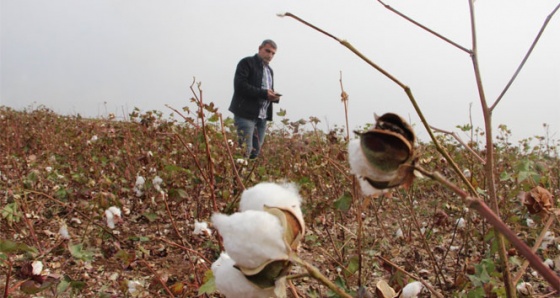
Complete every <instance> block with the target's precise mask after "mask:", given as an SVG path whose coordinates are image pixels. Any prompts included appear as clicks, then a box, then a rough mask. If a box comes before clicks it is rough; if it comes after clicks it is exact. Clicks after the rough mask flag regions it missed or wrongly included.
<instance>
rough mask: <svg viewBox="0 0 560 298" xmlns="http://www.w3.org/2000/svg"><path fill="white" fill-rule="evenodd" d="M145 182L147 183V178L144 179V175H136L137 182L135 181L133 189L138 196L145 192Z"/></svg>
mask: <svg viewBox="0 0 560 298" xmlns="http://www.w3.org/2000/svg"><path fill="white" fill-rule="evenodd" d="M144 183H146V179H144V177H142V176H138V177H136V183H134V188H133V190H134V191H135V192H136V196H137V197H141V196H142V195H143V194H144V192H143V191H142V189H144Z"/></svg>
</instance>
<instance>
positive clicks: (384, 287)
mask: <svg viewBox="0 0 560 298" xmlns="http://www.w3.org/2000/svg"><path fill="white" fill-rule="evenodd" d="M375 295H376V296H377V297H380V298H394V297H396V296H397V293H396V292H395V290H394V289H393V288H391V286H389V284H388V283H387V282H386V281H385V280H383V279H382V280H380V281H378V282H377V284H376V285H375Z"/></svg>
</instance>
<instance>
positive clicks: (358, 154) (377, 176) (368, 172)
mask: <svg viewBox="0 0 560 298" xmlns="http://www.w3.org/2000/svg"><path fill="white" fill-rule="evenodd" d="M348 162H349V163H350V169H351V172H352V174H355V175H357V176H358V177H359V178H360V179H359V181H360V187H361V189H362V191H363V192H364V194H365V195H375V194H381V193H383V190H382V189H381V188H376V187H374V186H372V185H371V184H370V183H369V182H368V181H366V180H365V179H364V177H368V179H370V180H376V181H391V180H393V179H394V178H395V177H396V176H397V172H396V171H394V172H392V173H384V172H381V171H379V170H377V169H375V168H373V167H372V166H371V165H370V164H369V162H368V160H367V158H366V156H365V155H364V153H363V151H362V147H361V145H360V140H359V139H355V140H351V141H350V142H348Z"/></svg>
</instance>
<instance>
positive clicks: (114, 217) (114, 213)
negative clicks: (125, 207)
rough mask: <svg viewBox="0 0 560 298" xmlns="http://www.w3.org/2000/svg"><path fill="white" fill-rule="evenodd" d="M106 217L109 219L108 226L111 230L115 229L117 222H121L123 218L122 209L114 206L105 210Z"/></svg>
mask: <svg viewBox="0 0 560 298" xmlns="http://www.w3.org/2000/svg"><path fill="white" fill-rule="evenodd" d="M105 217H107V226H108V227H109V228H110V229H114V228H115V222H119V221H120V218H121V209H119V208H118V207H115V206H112V207H109V208H108V209H107V210H105Z"/></svg>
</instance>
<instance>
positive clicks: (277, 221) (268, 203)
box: [212, 183, 305, 297]
mask: <svg viewBox="0 0 560 298" xmlns="http://www.w3.org/2000/svg"><path fill="white" fill-rule="evenodd" d="M301 201H302V199H301V197H300V196H299V194H298V189H297V187H296V186H295V185H294V184H291V183H281V184H277V183H261V184H258V185H256V186H254V187H252V188H249V189H247V190H245V191H244V192H243V194H242V196H241V201H240V212H237V213H234V214H232V215H225V214H220V213H216V214H214V215H213V216H212V223H213V225H214V227H215V228H216V229H217V230H218V232H219V233H220V235H221V236H222V238H223V243H224V248H225V252H224V253H222V255H221V256H220V259H218V260H217V261H216V262H215V263H214V264H213V265H212V271H213V273H214V277H215V281H216V287H217V289H218V290H219V291H220V292H221V293H222V294H224V295H226V296H227V297H239V296H243V297H284V296H285V285H284V283H285V279H284V277H285V275H287V273H288V272H289V270H290V268H291V266H292V264H293V257H294V255H295V254H296V253H297V249H298V247H299V243H300V240H301V239H302V237H303V235H304V233H305V223H304V221H303V215H302V212H301V208H300V206H301ZM239 280H242V281H243V282H241V283H240V284H242V285H243V286H237V285H238V283H239ZM242 289H243V290H242ZM240 291H241V292H240Z"/></svg>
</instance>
